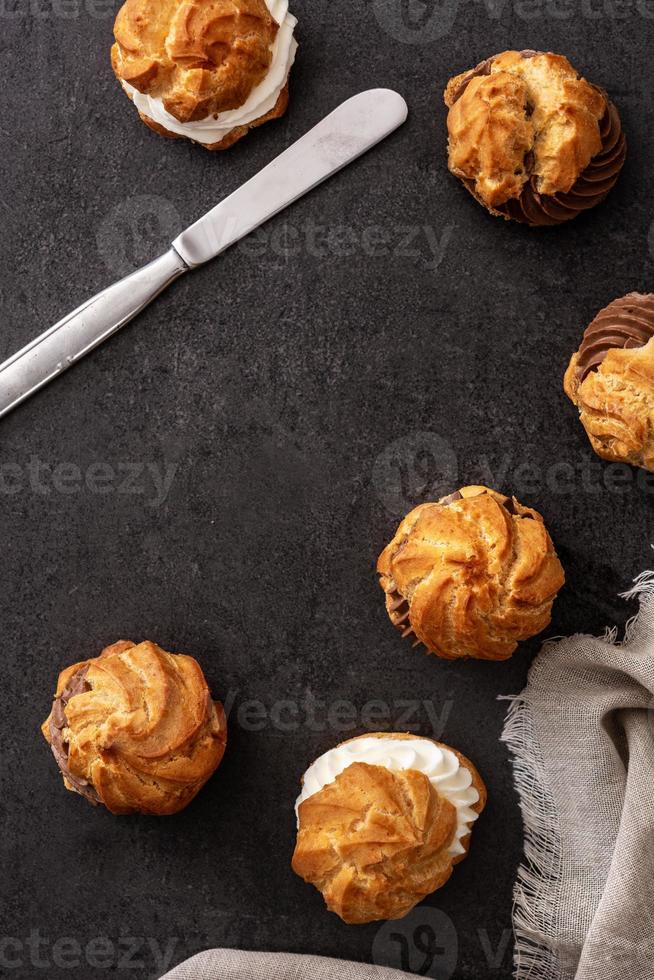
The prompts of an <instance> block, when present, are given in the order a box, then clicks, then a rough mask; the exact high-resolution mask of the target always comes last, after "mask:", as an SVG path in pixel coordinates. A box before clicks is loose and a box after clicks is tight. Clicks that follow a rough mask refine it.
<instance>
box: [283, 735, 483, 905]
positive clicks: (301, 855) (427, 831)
mask: <svg viewBox="0 0 654 980" xmlns="http://www.w3.org/2000/svg"><path fill="white" fill-rule="evenodd" d="M485 804H486V787H485V786H484V783H483V780H482V778H481V776H480V775H479V773H478V772H477V770H476V769H475V767H474V766H473V764H472V763H471V762H470V761H469V760H468V759H466V758H465V757H464V756H463V755H461V754H460V753H459V752H456V751H455V750H454V749H451V748H448V746H446V745H442V744H441V743H440V742H434V741H432V739H429V738H422V737H419V736H415V735H405V734H381V733H373V734H370V735H363V736H361V737H360V738H354V739H350V741H348V742H343V743H342V744H341V745H337V746H336V748H333V749H331V750H330V751H329V752H326V753H325V754H324V755H322V756H321V757H320V758H319V759H317V761H316V762H314V763H313V765H311V766H310V767H309V769H308V770H307V772H306V773H305V775H304V778H303V780H302V791H301V793H300V796H299V798H298V800H297V804H296V814H297V824H298V831H297V843H296V847H295V853H294V854H293V862H292V865H293V870H294V871H295V873H296V874H298V875H299V876H300V877H301V878H303V879H304V880H305V881H306V882H308V883H310V884H312V885H314V886H315V887H316V888H317V889H318V891H320V892H321V893H322V895H323V898H324V900H325V903H326V905H327V908H328V909H329V910H330V911H331V912H335V913H336V914H337V915H338V916H340V918H341V919H342V920H343V921H344V922H347V923H352V924H358V923H365V922H374V921H376V920H379V919H400V918H402V917H403V916H405V915H407V913H408V912H410V911H411V909H412V908H413V907H414V906H415V905H417V904H418V902H420V901H422V899H423V898H425V896H427V895H429V894H431V892H433V891H435V890H436V889H437V888H441V887H442V885H444V884H445V882H446V881H447V880H448V878H449V877H450V875H451V874H452V869H453V867H454V865H455V864H457V863H458V862H459V861H462V860H463V858H464V857H465V856H466V854H467V853H468V848H469V846H470V834H471V830H472V827H473V825H474V823H475V821H476V820H477V818H478V816H479V814H480V813H481V811H482V810H483V809H484V806H485Z"/></svg>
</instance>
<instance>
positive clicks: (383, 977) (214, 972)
mask: <svg viewBox="0 0 654 980" xmlns="http://www.w3.org/2000/svg"><path fill="white" fill-rule="evenodd" d="M162 980H415V977H412V976H411V975H410V974H408V973H402V972H401V971H400V970H389V969H387V968H386V967H382V966H368V964H366V963H350V962H346V961H345V960H333V959H329V958H328V957H325V956H298V955H296V954H294V953H244V952H242V951H241V950H238V949H210V950H208V951H207V952H206V953H198V955H197V956H193V957H191V959H190V960H187V961H186V963H182V964H181V965H180V966H178V967H176V968H175V969H174V970H171V972H170V973H167V974H166V976H165V977H163V978H162Z"/></svg>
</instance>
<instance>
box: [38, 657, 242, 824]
mask: <svg viewBox="0 0 654 980" xmlns="http://www.w3.org/2000/svg"><path fill="white" fill-rule="evenodd" d="M42 732H43V734H44V736H45V738H46V740H47V741H48V743H49V744H50V747H51V749H52V753H53V755H54V757H55V759H56V761H57V765H58V766H59V769H60V771H61V774H62V776H63V779H64V785H65V786H66V788H67V789H69V790H71V791H72V792H75V793H78V794H79V795H80V796H83V797H84V798H85V799H87V800H88V801H89V803H92V804H94V805H98V804H103V805H104V806H105V807H106V808H107V809H108V810H110V811H111V812H112V813H117V814H123V813H149V814H157V815H160V814H170V813H177V812H178V811H179V810H182V809H183V808H184V807H185V806H186V805H187V804H188V803H190V801H191V800H192V799H193V797H194V796H195V795H196V793H198V792H199V791H200V789H202V787H203V786H204V784H205V783H206V782H207V780H208V779H209V777H210V776H211V775H212V774H213V773H214V772H215V770H216V769H217V768H218V766H219V764H220V762H221V760H222V757H223V753H224V751H225V744H226V741H227V723H226V720H225V713H224V711H223V708H222V705H221V704H220V702H219V701H213V700H212V698H211V695H210V693H209V689H208V687H207V682H206V680H205V678H204V674H203V673H202V670H201V668H200V666H199V664H198V663H197V662H196V661H195V660H194V659H193V658H192V657H187V656H184V655H182V654H172V653H166V651H165V650H162V649H161V647H158V646H157V645H156V644H155V643H149V642H147V641H146V642H144V643H139V644H134V643H131V642H130V641H128V640H120V641H118V642H117V643H114V644H113V645H112V646H109V647H107V648H106V649H104V650H103V651H102V653H101V654H100V656H99V657H95V658H93V659H91V660H83V661H81V662H80V663H77V664H73V666H71V667H68V668H66V670H64V671H62V673H61V674H60V675H59V681H58V683H57V689H56V693H55V698H54V703H53V705H52V711H51V712H50V715H49V716H48V718H47V719H46V721H45V722H44V723H43V726H42Z"/></svg>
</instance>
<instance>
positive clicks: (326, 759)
mask: <svg viewBox="0 0 654 980" xmlns="http://www.w3.org/2000/svg"><path fill="white" fill-rule="evenodd" d="M355 762H364V763H366V764H367V765H370V766H384V767H385V768H386V769H390V770H392V771H393V772H404V771H405V770H407V769H415V770H417V771H418V772H421V773H423V774H424V775H425V776H427V778H428V779H429V782H430V783H431V784H432V786H433V787H434V789H435V790H436V791H437V792H438V793H440V795H441V796H443V797H444V798H445V799H446V800H448V801H449V802H450V803H451V804H452V806H453V807H454V809H455V810H456V829H455V831H454V834H453V836H452V840H451V842H450V844H449V852H450V854H452V855H457V854H465V848H464V847H463V845H462V843H461V840H462V838H464V837H466V836H467V835H468V834H469V833H470V825H471V824H472V823H474V821H475V820H476V819H477V817H478V816H479V814H478V813H477V811H476V810H473V809H472V806H473V805H474V804H475V803H478V802H479V791H478V790H476V789H475V787H474V786H473V785H472V774H471V772H470V770H469V769H466V767H465V766H464V765H463V764H462V763H461V760H460V759H459V757H458V756H457V755H456V753H455V752H453V751H452V749H449V748H447V746H445V745H440V744H439V743H438V742H433V741H432V740H431V739H429V738H408V739H407V738H395V737H393V736H388V737H387V738H379V737H377V736H375V735H363V736H362V737H361V738H353V739H351V740H350V741H349V742H343V744H342V745H337V746H336V748H333V749H330V750H329V752H325V754H324V755H321V756H320V758H319V759H316V761H315V762H314V763H313V765H311V766H310V767H309V769H307V771H306V773H305V774H304V779H303V780H302V792H301V793H300V796H299V797H298V800H297V803H296V812H297V811H299V807H300V806H301V804H302V803H303V802H304V801H305V800H306V799H308V798H309V797H311V796H314V795H315V794H316V793H319V792H320V791H321V790H322V789H323V788H324V787H325V786H328V785H329V784H330V783H333V782H334V780H335V779H336V777H337V776H340V774H341V773H342V772H344V771H345V770H346V769H347V768H348V767H349V766H351V765H353V764H354V763H355ZM298 819H299V818H298Z"/></svg>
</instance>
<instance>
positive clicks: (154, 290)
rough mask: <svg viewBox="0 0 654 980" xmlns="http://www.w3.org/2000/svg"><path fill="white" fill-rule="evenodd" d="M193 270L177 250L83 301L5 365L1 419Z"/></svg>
mask: <svg viewBox="0 0 654 980" xmlns="http://www.w3.org/2000/svg"><path fill="white" fill-rule="evenodd" d="M187 271H188V266H187V265H186V263H185V262H184V260H183V259H182V258H181V256H180V255H178V253H177V252H176V251H175V249H174V248H171V249H170V250H169V251H168V252H166V253H165V254H164V255H161V256H160V257H159V258H158V259H155V260H154V261H153V262H150V263H149V264H148V265H145V266H143V268H142V269H137V270H136V272H131V273H130V274H129V275H128V276H125V278H124V279H121V280H120V282H116V283H114V285H113V286H109V287H108V288H107V289H104V290H103V291H102V292H101V293H98V294H97V296H94V297H93V298H92V299H89V300H87V301H86V303H82V305H81V306H79V307H78V308H77V309H76V310H74V311H73V312H72V313H69V314H68V316H65V317H64V318H63V320H60V321H59V323H55V325H54V326H53V327H50V329H49V330H46V332H45V333H43V334H41V336H40V337H37V338H36V339H35V340H33V341H32V342H31V343H30V344H28V345H27V347H23V349H22V350H19V351H18V353H17V354H14V355H13V356H12V357H10V358H9V359H8V360H7V361H5V362H4V364H0V417H2V416H3V415H5V414H6V413H7V412H10V411H11V409H12V408H15V407H16V405H18V404H19V403H20V402H22V401H23V400H24V399H25V398H28V397H29V395H31V394H33V393H34V392H35V391H38V389H39V388H42V387H43V385H45V384H47V383H48V381H51V380H52V379H53V378H55V377H56V376H57V375H58V374H61V373H62V372H63V371H65V370H66V369H67V368H69V367H71V366H72V365H73V364H74V363H75V362H76V361H78V360H79V359H80V358H81V357H83V356H84V355H85V354H88V352H89V351H90V350H93V348H94V347H97V346H98V344H101V343H102V341H103V340H106V339H107V337H110V336H111V335H112V334H114V333H116V331H118V330H120V328H121V327H124V326H125V324H126V323H129V321H130V320H131V319H133V318H134V317H135V316H136V315H137V313H140V312H141V310H142V309H143V308H144V307H145V306H147V305H148V303H150V302H152V300H153V299H154V298H155V297H156V296H158V295H159V293H161V292H162V291H163V290H164V289H165V288H166V286H169V285H170V283H172V282H174V280H175V279H178V278H179V276H181V275H182V274H183V273H184V272H187Z"/></svg>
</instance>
